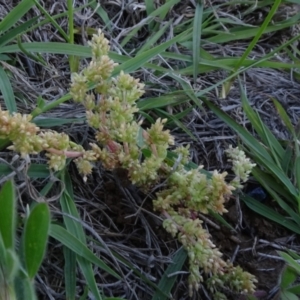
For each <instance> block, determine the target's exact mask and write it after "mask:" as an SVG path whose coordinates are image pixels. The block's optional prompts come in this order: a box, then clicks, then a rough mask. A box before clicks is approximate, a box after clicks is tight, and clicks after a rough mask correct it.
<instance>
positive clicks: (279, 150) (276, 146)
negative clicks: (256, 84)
mask: <svg viewBox="0 0 300 300" xmlns="http://www.w3.org/2000/svg"><path fill="white" fill-rule="evenodd" d="M239 85H240V91H241V100H242V104H243V110H244V112H245V113H246V115H247V117H248V119H249V121H250V123H251V125H252V126H253V128H254V129H255V131H256V132H257V133H258V135H259V137H260V138H261V139H262V141H263V142H264V144H265V145H267V146H268V147H269V149H270V150H271V152H272V154H273V156H272V157H273V158H274V159H276V160H277V162H278V160H280V161H281V159H282V158H283V155H284V149H283V147H282V146H281V144H280V143H279V142H278V140H277V138H276V137H275V136H274V135H273V133H272V132H271V131H270V130H269V128H268V127H267V126H266V125H265V124H264V123H263V122H262V120H261V118H260V116H259V114H258V113H257V112H256V111H254V109H253V108H252V107H251V106H250V104H249V100H248V99H247V96H246V94H245V91H244V89H243V87H242V83H241V81H240V80H239ZM278 166H281V164H279V162H278Z"/></svg>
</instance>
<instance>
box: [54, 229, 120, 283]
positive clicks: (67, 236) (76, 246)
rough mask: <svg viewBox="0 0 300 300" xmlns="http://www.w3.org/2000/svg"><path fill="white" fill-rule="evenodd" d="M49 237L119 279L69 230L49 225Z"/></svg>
mask: <svg viewBox="0 0 300 300" xmlns="http://www.w3.org/2000/svg"><path fill="white" fill-rule="evenodd" d="M50 236H52V237H53V238H55V239H56V240H58V241H59V242H61V243H62V244H63V245H64V246H66V247H68V248H69V249H70V250H72V251H73V252H74V253H76V254H77V255H79V256H81V257H82V258H84V259H86V260H87V261H89V262H91V263H93V264H95V265H96V266H98V267H99V268H100V269H102V270H103V271H105V272H107V273H108V274H110V275H112V276H113V277H115V278H116V279H120V278H121V277H120V276H119V275H118V274H117V273H116V272H115V271H114V270H113V269H111V268H110V267H109V266H108V265H107V264H106V263H105V262H103V261H102V260H101V259H100V258H98V257H97V256H96V255H95V254H94V253H93V252H92V251H91V250H90V249H89V248H88V247H87V246H86V245H85V244H84V243H82V242H81V241H80V240H79V239H78V238H77V237H76V236H75V235H73V234H71V233H70V232H69V230H67V229H65V228H63V227H62V226H60V225H56V224H51V226H50Z"/></svg>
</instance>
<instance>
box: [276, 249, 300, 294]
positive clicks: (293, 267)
mask: <svg viewBox="0 0 300 300" xmlns="http://www.w3.org/2000/svg"><path fill="white" fill-rule="evenodd" d="M288 253H289V254H288ZM288 253H285V252H281V251H279V254H280V256H281V257H282V258H283V259H284V260H285V262H286V263H287V266H285V267H284V269H283V272H282V274H281V279H280V299H283V300H297V299H299V296H300V284H299V283H297V279H298V278H299V276H300V265H299V259H300V256H299V255H297V254H296V253H294V252H292V251H289V252H288Z"/></svg>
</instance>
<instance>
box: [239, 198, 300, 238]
mask: <svg viewBox="0 0 300 300" xmlns="http://www.w3.org/2000/svg"><path fill="white" fill-rule="evenodd" d="M241 199H242V200H243V201H244V202H245V204H246V205H247V206H248V207H249V208H250V209H252V210H253V211H255V212H257V213H258V214H260V215H262V216H264V217H266V218H268V219H270V220H272V221H274V222H276V223H278V224H280V225H282V226H284V227H286V228H288V229H289V230H292V231H294V232H295V233H298V234H300V228H299V225H298V224H296V223H294V222H292V221H290V220H288V219H287V218H285V217H283V216H282V215H281V214H280V213H277V212H276V211H274V210H273V209H271V208H270V207H268V206H266V205H264V204H262V203H260V202H259V201H257V200H255V199H253V198H251V197H248V196H241Z"/></svg>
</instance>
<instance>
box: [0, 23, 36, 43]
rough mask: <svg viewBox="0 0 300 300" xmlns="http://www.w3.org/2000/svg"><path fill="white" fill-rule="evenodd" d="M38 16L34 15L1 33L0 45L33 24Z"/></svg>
mask: <svg viewBox="0 0 300 300" xmlns="http://www.w3.org/2000/svg"><path fill="white" fill-rule="evenodd" d="M38 18H39V17H34V18H32V19H30V20H29V21H27V22H25V23H23V24H21V25H19V26H17V27H15V28H13V29H11V30H9V31H8V32H6V33H5V34H3V35H2V36H1V37H0V47H2V46H3V45H5V44H7V43H9V42H10V41H12V40H13V39H15V38H16V36H18V35H19V34H21V33H23V32H24V31H26V29H27V28H29V27H30V26H32V25H33V24H35V23H36V22H37V20H38Z"/></svg>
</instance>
